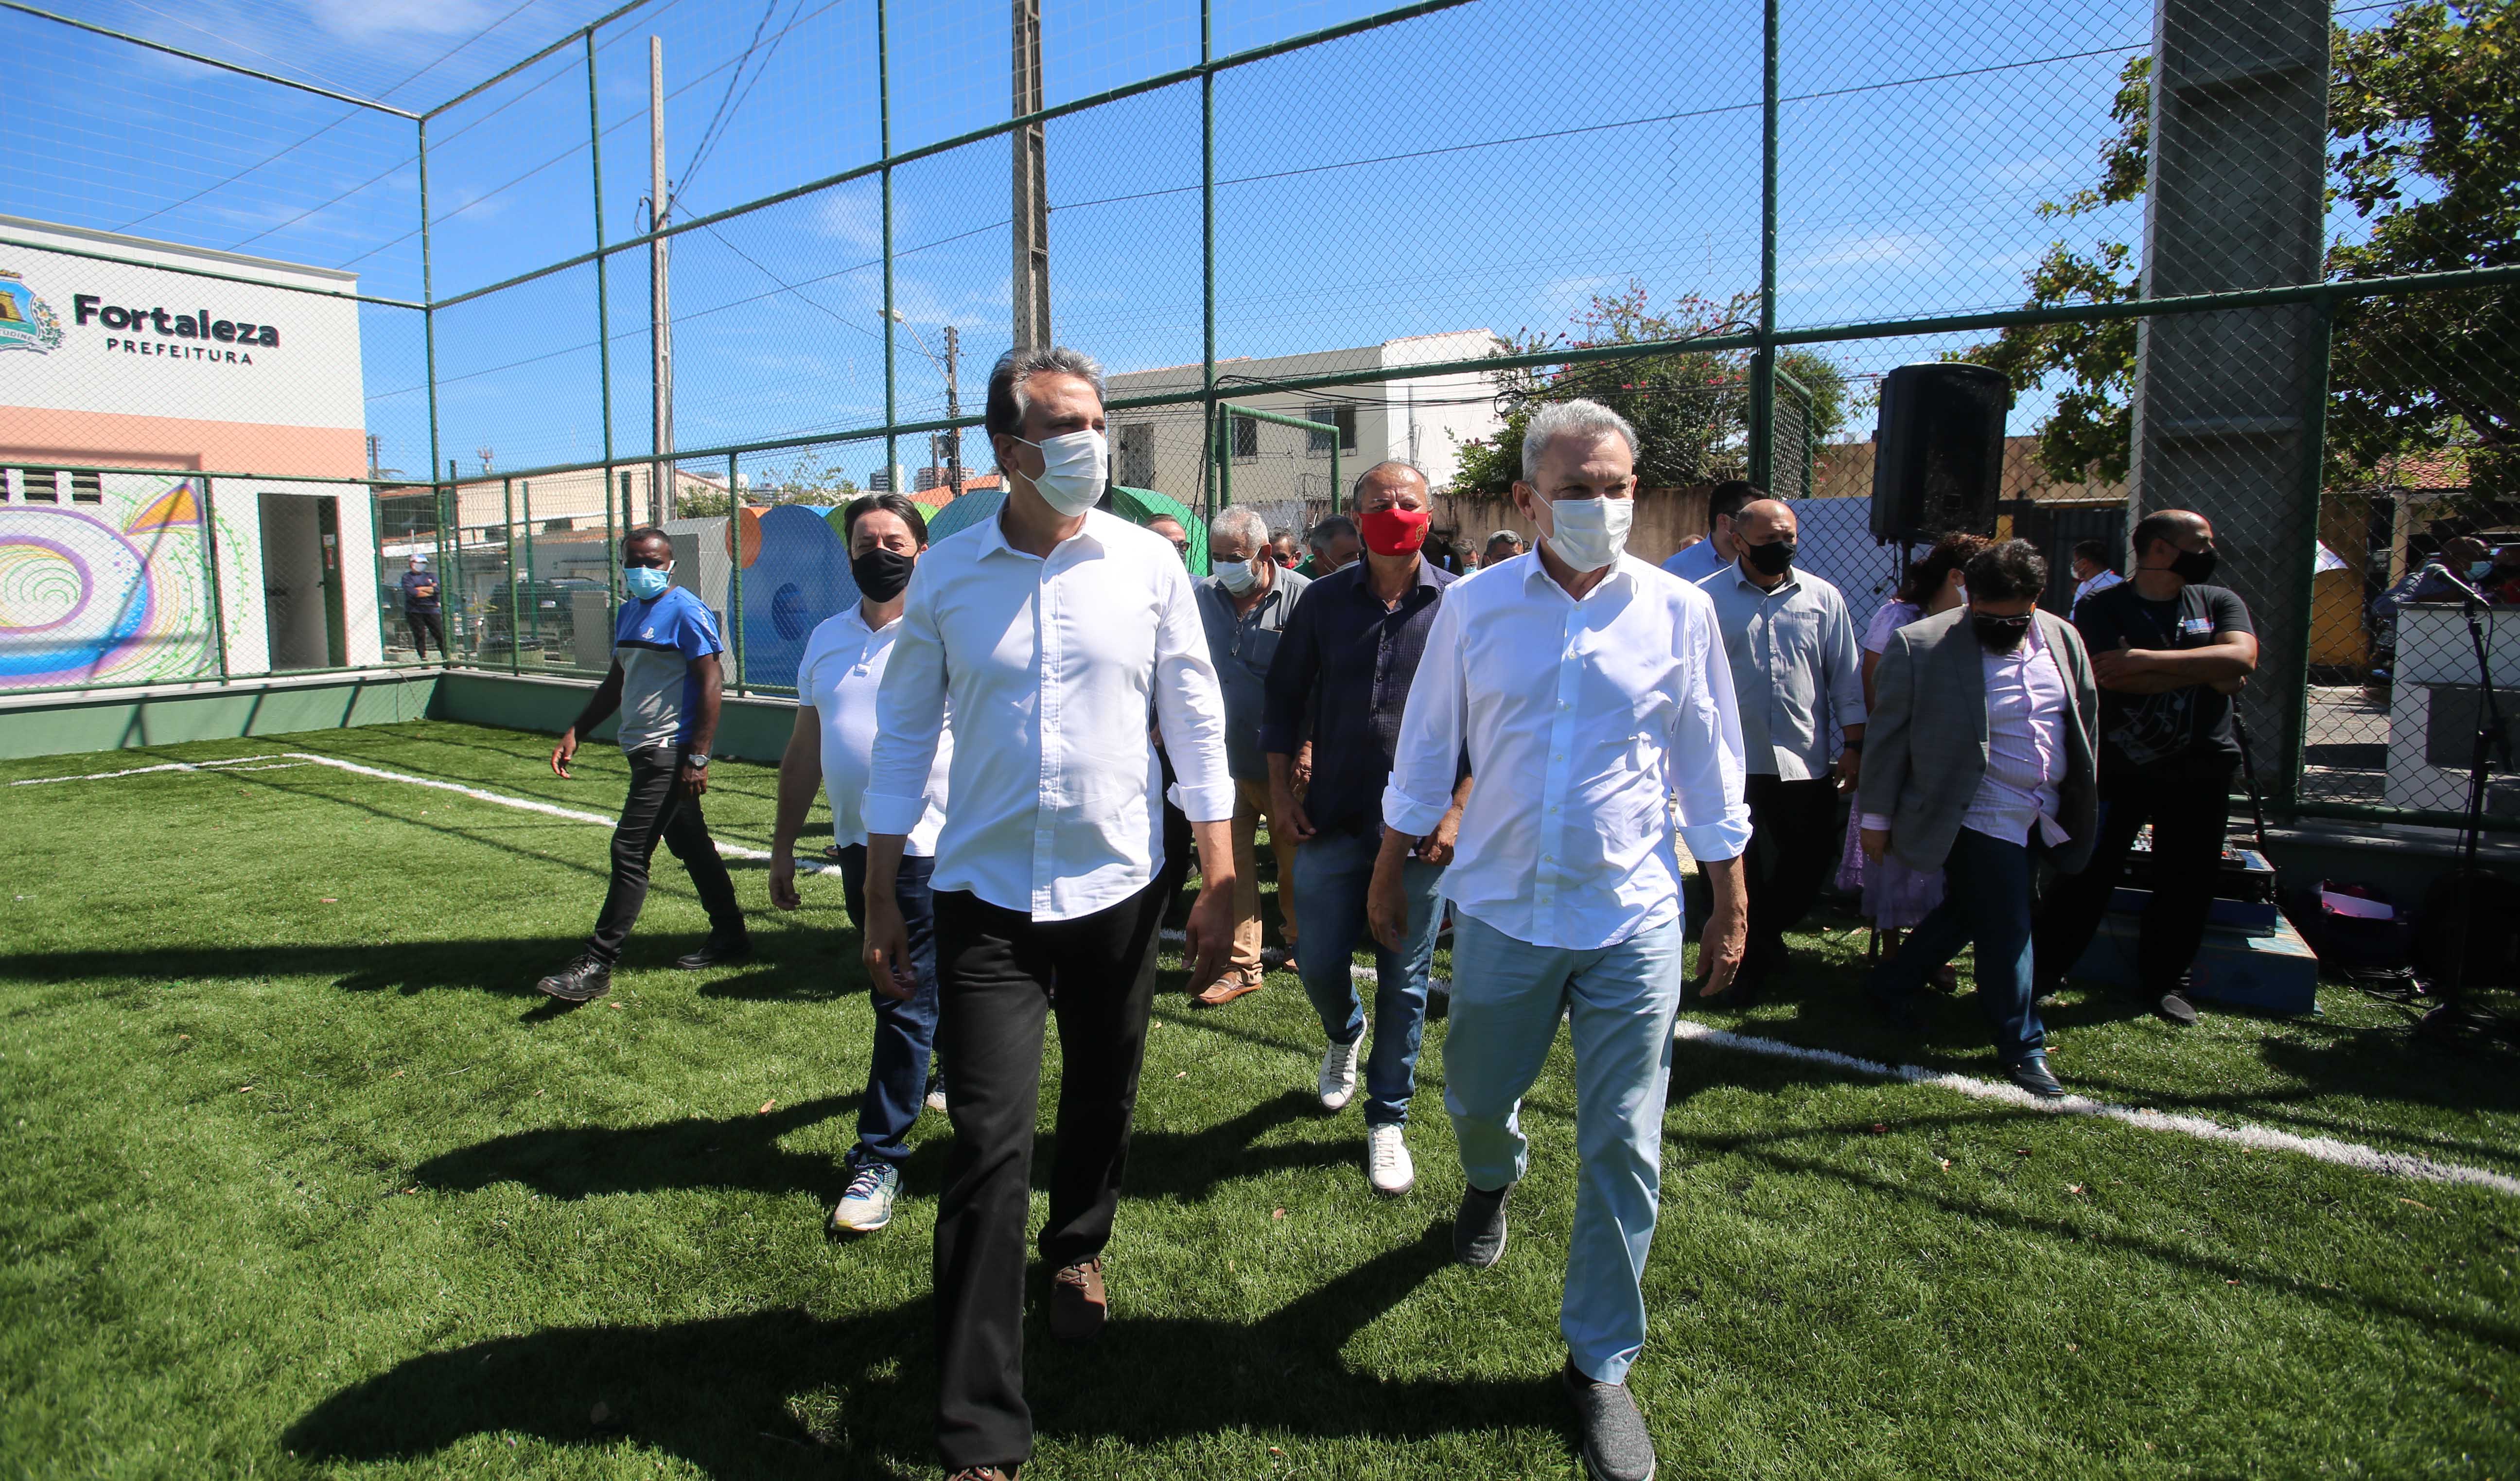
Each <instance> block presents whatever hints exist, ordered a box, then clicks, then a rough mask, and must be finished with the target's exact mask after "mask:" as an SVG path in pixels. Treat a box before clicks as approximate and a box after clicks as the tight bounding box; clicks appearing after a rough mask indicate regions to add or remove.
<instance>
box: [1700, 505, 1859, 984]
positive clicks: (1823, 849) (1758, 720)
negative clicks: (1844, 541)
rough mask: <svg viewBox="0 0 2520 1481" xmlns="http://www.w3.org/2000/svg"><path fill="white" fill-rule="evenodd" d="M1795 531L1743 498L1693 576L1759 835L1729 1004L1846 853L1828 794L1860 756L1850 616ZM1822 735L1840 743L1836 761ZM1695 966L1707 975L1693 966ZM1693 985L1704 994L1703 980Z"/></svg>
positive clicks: (1772, 966)
mask: <svg viewBox="0 0 2520 1481" xmlns="http://www.w3.org/2000/svg"><path fill="white" fill-rule="evenodd" d="M1799 533H1800V523H1799V521H1798V520H1796V518H1795V517H1794V512H1793V509H1792V508H1791V507H1790V506H1789V505H1787V504H1786V503H1785V502H1784V501H1783V500H1781V499H1758V500H1753V501H1752V502H1751V503H1748V504H1745V505H1743V506H1742V507H1741V513H1740V515H1739V516H1737V517H1736V518H1735V521H1734V523H1733V543H1734V546H1735V547H1736V548H1737V549H1738V550H1739V551H1740V553H1741V556H1740V559H1739V560H1738V561H1734V562H1733V564H1731V565H1728V566H1726V567H1724V568H1723V569H1722V570H1720V571H1717V572H1716V573H1715V574H1714V575H1712V576H1709V577H1707V578H1706V579H1705V580H1703V581H1701V582H1699V583H1698V590H1700V591H1702V592H1704V593H1706V595H1707V597H1708V598H1709V599H1710V600H1712V601H1713V602H1714V604H1715V621H1716V625H1717V626H1718V627H1719V628H1720V629H1721V630H1722V631H1723V634H1724V650H1725V653H1726V654H1727V656H1728V657H1729V658H1730V659H1731V662H1732V666H1733V694H1735V695H1736V696H1740V700H1741V743H1742V747H1743V754H1744V755H1745V756H1747V758H1748V764H1749V769H1750V784H1749V786H1750V789H1749V797H1750V822H1751V825H1752V827H1753V829H1754V830H1755V831H1756V833H1757V838H1756V847H1755V853H1754V857H1755V858H1756V860H1757V861H1758V862H1757V864H1756V865H1755V866H1754V873H1753V876H1752V878H1751V880H1750V951H1749V956H1748V957H1747V958H1746V959H1745V960H1744V961H1743V962H1742V964H1741V973H1740V976H1739V978H1738V979H1737V980H1736V983H1735V986H1734V989H1733V994H1732V996H1731V997H1730V999H1728V1000H1727V1001H1728V1002H1731V1003H1748V1002H1751V1001H1753V1000H1755V999H1756V997H1757V996H1758V994H1759V993H1760V992H1761V991H1762V990H1763V989H1764V988H1765V987H1766V986H1767V985H1768V983H1769V982H1770V981H1771V980H1772V979H1773V978H1774V977H1775V975H1776V974H1777V973H1778V971H1779V970H1780V969H1781V968H1782V967H1783V965H1784V963H1785V932H1786V931H1788V930H1791V929H1793V928H1794V927H1795V926H1796V925H1798V924H1800V923H1801V922H1802V919H1803V917H1804V916H1805V915H1807V914H1809V912H1810V911H1811V908H1812V904H1813V902H1814V901H1816V900H1818V899H1819V898H1820V891H1821V886H1822V884H1823V883H1824V882H1825V881H1826V880H1827V877H1828V872H1829V868H1830V866H1832V865H1834V864H1835V863H1836V862H1837V859H1838V856H1839V855H1840V854H1841V853H1842V852H1844V849H1845V842H1846V824H1845V822H1844V821H1843V820H1842V819H1841V818H1840V817H1839V816H1838V811H1837V796H1838V793H1839V792H1840V791H1852V790H1854V788H1855V779H1856V777H1857V775H1858V772H1859V763H1860V762H1861V761H1862V759H1863V755H1864V670H1863V668H1862V666H1861V656H1860V655H1861V654H1862V652H1863V649H1862V648H1861V647H1860V646H1859V645H1858V644H1857V643H1856V641H1855V619H1854V618H1853V617H1852V616H1850V615H1848V613H1847V610H1846V599H1845V598H1844V597H1842V596H1840V595H1839V594H1838V590H1837V588H1836V587H1834V586H1831V585H1830V584H1829V583H1827V582H1826V581H1823V580H1822V579H1821V578H1820V577H1818V576H1815V575H1811V574H1809V573H1808V572H1804V571H1798V570H1795V569H1794V556H1795V553H1796V551H1797V550H1798V549H1799V544H1798V536H1799ZM1831 732H1837V733H1839V734H1840V735H1841V736H1842V737H1843V742H1844V743H1843V747H1842V748H1841V749H1840V750H1839V753H1838V757H1837V760H1836V762H1835V764H1834V765H1832V764H1831V763H1830V761H1829V740H1830V737H1831ZM1698 975H1699V977H1700V978H1701V979H1702V978H1703V977H1704V976H1705V967H1704V965H1703V964H1701V965H1699V968H1698ZM1701 991H1704V992H1705V993H1706V994H1707V996H1709V997H1712V996H1714V990H1713V989H1712V988H1711V987H1709V988H1706V989H1701Z"/></svg>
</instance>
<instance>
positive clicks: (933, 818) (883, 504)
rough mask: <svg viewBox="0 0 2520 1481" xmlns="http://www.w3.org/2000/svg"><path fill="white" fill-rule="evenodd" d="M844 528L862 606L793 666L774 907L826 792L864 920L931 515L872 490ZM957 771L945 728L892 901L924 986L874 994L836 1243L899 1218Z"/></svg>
mask: <svg viewBox="0 0 2520 1481" xmlns="http://www.w3.org/2000/svg"><path fill="white" fill-rule="evenodd" d="M840 523H841V528H843V529H845V530H846V531H848V550H849V575H850V577H851V578H852V579H853V580H855V581H856V583H857V588H858V601H857V605H856V606H852V607H850V608H848V609H847V610H845V611H842V612H839V613H836V614H835V615H833V616H831V617H828V618H826V619H824V621H823V623H822V625H821V626H819V627H817V628H815V629H814V632H813V635H812V636H811V637H809V638H807V639H806V640H805V656H804V657H803V658H802V659H800V660H799V661H798V662H797V664H796V724H795V728H794V729H792V730H790V731H789V732H788V734H787V753H786V754H785V755H783V756H781V757H780V758H779V810H778V813H777V816H776V819H775V821H774V822H773V823H772V824H771V833H770V903H771V904H773V905H776V906H778V907H779V908H780V909H781V910H794V909H795V908H796V907H797V904H798V903H799V902H798V899H797V895H796V830H798V829H799V828H800V827H802V826H803V825H804V822H805V812H806V810H807V809H808V808H810V807H812V806H813V803H814V788H815V787H816V786H817V785H820V786H822V787H823V788H824V790H825V792H826V793H827V794H828V795H829V797H830V798H831V804H832V841H834V842H835V843H837V844H838V845H839V855H840V883H841V892H842V895H843V897H844V898H845V900H846V902H847V904H848V907H849V919H851V920H856V921H858V922H859V923H860V924H861V925H863V924H864V923H865V921H866V918H867V914H866V869H867V865H866V857H867V827H866V818H865V814H864V812H863V807H862V804H863V800H864V798H865V796H866V789H867V778H868V775H869V774H870V772H871V770H872V769H873V766H874V761H875V733H876V723H875V696H876V691H877V689H878V688H880V687H881V685H882V684H883V673H884V668H885V667H886V665H888V664H889V663H890V662H891V660H892V648H893V640H894V639H895V638H896V637H898V636H899V635H900V633H901V608H902V605H903V604H904V602H906V601H907V600H908V593H909V590H910V574H911V572H912V571H913V570H915V569H917V567H918V564H919V557H920V554H921V553H922V552H923V551H925V550H926V549H927V517H926V516H925V515H924V514H922V512H921V510H920V508H919V506H918V505H916V504H914V503H912V502H911V501H910V500H909V499H907V498H905V497H903V496H902V495H900V494H868V495H866V496H864V497H863V498H860V499H857V500H855V501H853V502H852V503H851V504H850V505H849V507H848V508H847V509H846V510H844V511H842V512H841V516H840ZM953 762H954V742H953V734H952V731H951V730H950V728H949V729H948V731H947V732H946V734H945V736H944V737H943V739H941V740H939V741H938V742H937V746H936V762H935V765H934V766H933V767H931V768H930V769H929V771H928V775H927V810H926V812H925V814H924V815H922V817H921V818H920V820H919V825H918V826H917V827H916V828H913V829H912V830H910V838H909V841H908V842H907V843H906V844H904V845H903V847H902V859H901V871H900V873H899V875H896V876H895V878H894V882H893V890H892V897H893V900H894V902H895V903H896V904H898V905H899V906H900V907H901V920H902V924H903V925H904V926H906V927H907V928H908V931H909V935H910V957H911V963H912V965H913V966H914V967H915V968H916V970H917V972H918V975H919V987H918V990H917V991H916V992H914V993H912V994H911V996H910V997H909V998H908V999H906V1000H904V999H896V998H893V997H890V996H888V995H886V994H884V993H879V992H878V993H872V994H870V995H869V996H870V997H872V998H873V999H874V1000H875V1053H874V1055H873V1056H872V1059H871V1061H870V1063H869V1064H868V1067H867V1083H866V1093H865V1095H864V1096H863V1097H861V1098H860V1100H859V1101H858V1141H857V1145H856V1146H854V1147H852V1148H851V1149H850V1151H849V1156H848V1161H847V1164H846V1166H845V1168H844V1171H845V1172H846V1173H847V1174H848V1184H847V1190H846V1191H845V1192H843V1193H842V1194H841V1195H840V1199H839V1202H838V1203H836V1204H834V1205H833V1206H832V1209H831V1211H830V1217H829V1220H828V1227H829V1229H830V1231H831V1232H832V1234H874V1233H875V1232H876V1231H877V1230H879V1229H882V1228H883V1227H884V1226H885V1225H887V1224H889V1223H891V1222H892V1204H893V1199H894V1198H895V1197H896V1196H897V1195H898V1194H899V1192H900V1190H901V1164H902V1163H903V1162H905V1161H907V1160H908V1159H909V1156H910V1146H909V1144H908V1143H907V1142H905V1141H904V1140H903V1139H904V1138H906V1137H907V1136H909V1134H910V1126H911V1123H912V1122H914V1121H916V1120H918V1119H919V1109H920V1106H921V1104H922V1101H923V1100H924V1099H925V1093H926V1090H927V1069H928V1055H929V1053H930V1051H931V1050H932V1048H933V1047H934V1045H935V1042H936V908H935V901H934V895H933V893H932V892H931V891H930V889H929V887H928V875H929V874H930V873H931V872H932V871H933V870H934V868H935V866H936V834H937V831H938V830H940V829H942V828H943V827H944V826H945V777H946V774H947V772H948V771H949V770H950V769H951V768H952V766H953Z"/></svg>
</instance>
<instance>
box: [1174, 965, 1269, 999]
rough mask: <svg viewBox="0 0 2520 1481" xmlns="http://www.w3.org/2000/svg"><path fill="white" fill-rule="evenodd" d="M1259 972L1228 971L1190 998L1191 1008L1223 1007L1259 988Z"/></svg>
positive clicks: (1252, 970)
mask: <svg viewBox="0 0 2520 1481" xmlns="http://www.w3.org/2000/svg"><path fill="white" fill-rule="evenodd" d="M1260 987H1261V981H1260V973H1259V972H1258V971H1257V970H1256V969H1244V970H1239V971H1229V972H1227V973H1226V974H1225V975H1224V976H1222V977H1219V978H1217V979H1216V980H1215V981H1213V982H1211V983H1209V984H1208V985H1207V990H1206V991H1205V992H1202V993H1199V994H1198V995H1196V996H1195V997H1193V998H1192V999H1191V1000H1190V1002H1191V1006H1192V1007H1193V1008H1223V1007H1224V1006H1225V1005H1227V1004H1229V1003H1231V1002H1233V1001H1234V1000H1235V999H1237V998H1240V997H1244V996H1247V995H1249V994H1251V993H1256V992H1258V991H1259V990H1260Z"/></svg>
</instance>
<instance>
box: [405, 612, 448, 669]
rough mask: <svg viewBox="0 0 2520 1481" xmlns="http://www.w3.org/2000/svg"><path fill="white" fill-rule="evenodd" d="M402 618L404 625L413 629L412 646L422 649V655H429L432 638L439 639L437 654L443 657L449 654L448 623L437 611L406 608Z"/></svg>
mask: <svg viewBox="0 0 2520 1481" xmlns="http://www.w3.org/2000/svg"><path fill="white" fill-rule="evenodd" d="M402 620H403V625H404V626H405V627H408V628H410V629H411V646H412V647H413V648H415V649H417V650H419V651H420V656H422V657H424V658H426V657H427V656H428V642H427V640H428V639H431V638H434V639H436V640H437V656H439V657H440V658H443V657H445V656H446V655H447V654H446V624H445V623H444V622H443V621H441V620H440V619H439V617H438V614H437V613H435V612H415V611H412V610H410V609H408V608H405V609H404V611H403V614H402Z"/></svg>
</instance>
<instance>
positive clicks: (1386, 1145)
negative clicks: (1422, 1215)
mask: <svg viewBox="0 0 2520 1481" xmlns="http://www.w3.org/2000/svg"><path fill="white" fill-rule="evenodd" d="M1365 1181H1366V1182H1368V1183H1371V1184H1373V1190H1374V1191H1375V1192H1377V1193H1381V1194H1384V1195H1386V1196H1388V1197H1394V1198H1396V1197H1398V1196H1400V1195H1401V1194H1402V1193H1405V1192H1407V1191H1409V1189H1412V1188H1415V1187H1417V1185H1418V1165H1417V1164H1416V1163H1414V1162H1412V1161H1410V1160H1409V1144H1408V1143H1407V1142H1404V1141H1402V1140H1401V1136H1400V1128H1399V1127H1397V1126H1369V1127H1367V1128H1366V1130H1365Z"/></svg>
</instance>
